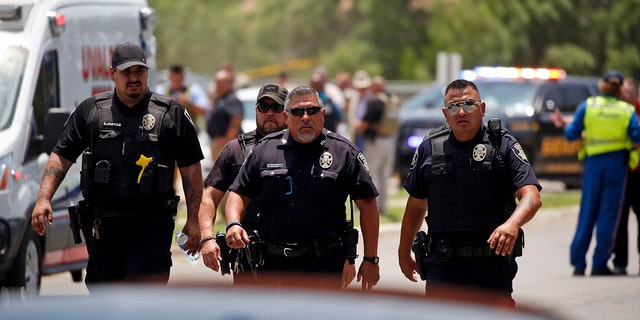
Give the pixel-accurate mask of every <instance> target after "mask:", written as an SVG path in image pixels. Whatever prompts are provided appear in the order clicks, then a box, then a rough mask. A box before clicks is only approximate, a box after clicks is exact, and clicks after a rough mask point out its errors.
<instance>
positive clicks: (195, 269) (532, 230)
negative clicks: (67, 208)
mask: <svg viewBox="0 0 640 320" xmlns="http://www.w3.org/2000/svg"><path fill="white" fill-rule="evenodd" d="M577 213H578V208H577V207H576V206H572V207H566V208H561V209H543V210H541V211H540V212H539V213H538V215H537V216H536V217H535V218H534V220H532V221H531V222H530V223H529V224H527V225H526V226H525V228H524V229H525V233H526V246H525V249H524V250H525V251H524V256H523V257H521V258H519V260H518V264H519V271H518V275H517V277H516V280H515V282H514V290H515V293H514V298H515V299H516V301H517V302H518V303H519V304H520V305H524V306H530V307H539V308H543V309H545V310H549V311H551V312H553V313H554V314H556V315H558V316H559V317H562V318H563V319H605V318H608V319H637V318H638V314H639V313H640V303H638V299H639V298H640V276H639V275H638V270H639V265H638V255H637V253H635V252H631V253H630V257H629V258H630V266H629V268H628V271H629V275H628V276H626V277H589V276H587V277H584V278H576V277H573V276H571V272H572V268H571V266H570V265H569V245H570V242H571V238H572V237H573V232H574V230H575V224H576V219H577ZM629 224H630V238H631V239H632V240H631V241H630V244H629V247H630V248H636V247H637V244H636V241H635V239H637V237H636V235H637V225H636V223H635V219H631V220H630V223H629ZM398 231H399V226H398V225H396V224H393V225H384V226H382V228H381V235H380V256H381V262H380V269H381V280H380V282H379V284H378V287H377V288H381V289H385V290H399V291H404V292H412V293H422V292H424V291H423V290H424V283H423V282H418V283H413V282H410V281H409V280H407V279H405V278H404V276H403V275H402V274H401V273H400V269H399V267H398V262H397V254H396V252H397V245H398V239H399V236H398ZM174 249H175V250H174V258H173V259H174V268H173V269H172V274H171V278H170V285H171V286H174V285H182V284H184V283H194V284H198V285H202V284H208V283H210V284H212V285H222V286H225V285H230V283H231V278H230V277H229V276H224V277H223V276H221V275H220V274H219V273H214V272H213V271H211V270H209V269H207V268H206V267H205V266H204V264H203V263H202V262H201V261H197V262H195V263H193V262H190V261H187V260H186V258H184V256H183V254H182V252H180V251H179V249H178V248H174ZM591 250H592V249H591ZM591 250H590V253H591ZM360 252H361V251H360ZM590 258H591V257H590V255H589V257H588V261H590V260H591V259H590ZM352 286H353V287H354V288H357V286H358V284H356V283H354V284H352ZM41 294H42V295H78V294H81V295H82V294H88V293H87V290H86V288H85V286H84V284H83V283H72V282H71V277H70V275H69V274H60V275H53V276H47V277H44V278H43V281H42V290H41Z"/></svg>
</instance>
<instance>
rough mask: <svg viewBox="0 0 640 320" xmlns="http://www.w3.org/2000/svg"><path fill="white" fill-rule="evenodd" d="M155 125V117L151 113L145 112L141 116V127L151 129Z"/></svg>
mask: <svg viewBox="0 0 640 320" xmlns="http://www.w3.org/2000/svg"><path fill="white" fill-rule="evenodd" d="M155 126H156V118H155V117H154V116H153V115H152V114H151V113H147V114H145V115H144V117H142V127H143V128H144V129H145V130H147V131H149V130H151V129H153V127H155Z"/></svg>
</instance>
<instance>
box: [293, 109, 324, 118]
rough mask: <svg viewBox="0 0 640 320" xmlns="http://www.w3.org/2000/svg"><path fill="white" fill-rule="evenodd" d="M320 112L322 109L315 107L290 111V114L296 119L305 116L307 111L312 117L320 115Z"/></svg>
mask: <svg viewBox="0 0 640 320" xmlns="http://www.w3.org/2000/svg"><path fill="white" fill-rule="evenodd" d="M320 110H322V107H318V106H314V107H308V108H295V109H289V113H291V114H292V115H294V116H296V117H302V116H303V115H304V113H305V111H306V112H307V114H308V115H309V116H312V115H314V114H318V112H320Z"/></svg>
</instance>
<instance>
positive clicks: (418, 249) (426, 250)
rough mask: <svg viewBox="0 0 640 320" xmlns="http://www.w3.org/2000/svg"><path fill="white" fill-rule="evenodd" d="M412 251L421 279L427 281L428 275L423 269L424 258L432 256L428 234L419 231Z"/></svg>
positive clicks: (412, 245)
mask: <svg viewBox="0 0 640 320" xmlns="http://www.w3.org/2000/svg"><path fill="white" fill-rule="evenodd" d="M411 251H413V254H414V256H415V258H416V264H417V265H418V273H419V274H420V279H422V280H425V279H426V275H425V270H424V269H423V267H422V262H423V260H424V258H425V257H427V256H428V255H429V254H430V244H429V236H428V235H427V233H426V232H424V231H419V232H418V233H416V237H415V238H414V239H413V243H412V244H411Z"/></svg>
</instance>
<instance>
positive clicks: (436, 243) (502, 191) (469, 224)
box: [398, 80, 542, 305]
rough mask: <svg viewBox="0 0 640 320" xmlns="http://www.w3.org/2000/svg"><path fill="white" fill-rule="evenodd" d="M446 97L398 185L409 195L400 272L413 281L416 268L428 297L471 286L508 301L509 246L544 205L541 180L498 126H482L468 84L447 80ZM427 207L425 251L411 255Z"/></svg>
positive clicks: (512, 266) (480, 109)
mask: <svg viewBox="0 0 640 320" xmlns="http://www.w3.org/2000/svg"><path fill="white" fill-rule="evenodd" d="M444 102H445V106H444V107H443V114H444V116H445V118H446V120H447V124H448V126H444V127H441V128H439V129H435V130H434V131H435V132H433V133H431V134H430V135H429V137H428V138H426V139H425V140H424V141H423V142H422V144H421V145H420V146H419V147H418V149H417V150H416V153H415V155H414V158H413V160H412V164H411V169H410V171H409V175H408V176H407V178H406V180H405V181H404V183H403V187H404V188H405V189H406V190H407V192H408V193H409V198H408V200H407V205H406V208H405V212H404V217H403V219H402V228H401V235H400V244H399V248H398V258H399V263H400V269H401V270H402V273H403V274H404V276H405V277H407V278H408V279H409V280H411V281H414V282H415V281H417V278H416V272H417V271H418V270H422V275H421V276H423V279H426V293H427V295H430V294H432V293H434V291H435V292H438V289H439V288H442V287H446V286H456V285H462V286H473V287H479V288H485V289H492V290H495V292H498V293H499V294H498V297H497V298H498V300H499V301H501V302H505V301H506V302H507V303H509V304H510V305H514V304H515V302H514V301H513V299H512V298H511V293H512V291H513V288H512V281H513V279H514V277H515V274H516V271H517V264H516V261H515V259H514V256H515V254H514V251H518V250H519V249H521V247H519V248H516V247H515V246H516V242H517V240H518V238H519V234H520V232H519V230H520V228H521V227H522V226H523V225H524V224H525V223H526V222H528V221H529V220H531V219H532V218H533V216H534V215H535V213H536V212H537V210H538V208H540V206H541V205H542V203H541V201H540V193H539V191H540V190H541V187H540V184H539V183H538V180H537V178H536V176H535V174H534V173H533V170H532V168H531V166H530V164H529V161H528V160H527V157H526V156H525V154H524V152H523V150H522V147H521V146H520V144H519V143H518V142H517V141H516V140H515V139H514V138H513V137H512V136H510V135H508V134H504V132H502V130H500V129H499V128H494V129H493V130H489V129H488V128H487V127H485V126H483V124H482V118H483V116H484V113H485V103H484V101H482V100H481V99H480V93H479V92H478V88H477V87H476V85H475V84H474V83H473V82H470V81H466V80H455V81H453V82H451V83H450V84H449V85H448V86H447V88H446V91H445V97H444ZM515 198H518V199H519V202H518V204H517V206H516V204H515ZM427 211H428V212H429V215H428V216H427V218H426V223H427V226H428V231H429V234H428V235H427V237H426V239H425V240H426V244H425V246H426V248H427V250H426V256H421V257H416V259H415V260H414V259H413V258H412V256H411V248H412V241H413V239H414V237H415V236H416V233H417V232H418V231H419V230H420V227H421V225H422V219H423V218H424V217H425V213H426V212H427ZM519 245H521V244H519ZM418 264H420V265H419V266H418Z"/></svg>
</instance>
